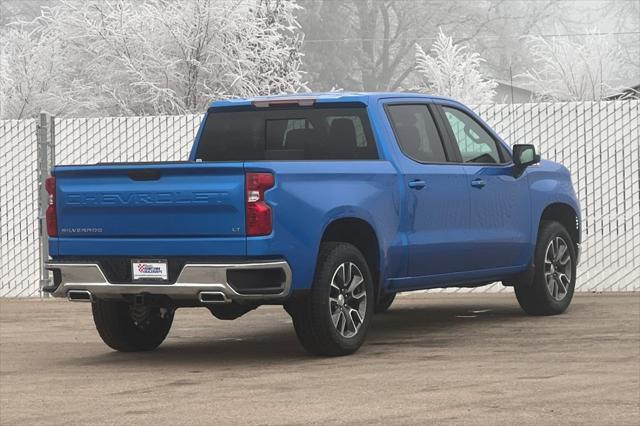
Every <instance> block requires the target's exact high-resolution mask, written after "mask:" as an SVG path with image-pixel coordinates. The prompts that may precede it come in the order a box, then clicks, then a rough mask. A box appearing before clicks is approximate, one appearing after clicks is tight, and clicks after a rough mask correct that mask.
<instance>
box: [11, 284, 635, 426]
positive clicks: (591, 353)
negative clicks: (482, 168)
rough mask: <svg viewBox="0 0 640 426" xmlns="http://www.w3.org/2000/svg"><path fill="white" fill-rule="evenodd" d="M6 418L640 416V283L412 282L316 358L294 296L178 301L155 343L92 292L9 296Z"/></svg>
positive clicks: (222, 420) (523, 419)
mask: <svg viewBox="0 0 640 426" xmlns="http://www.w3.org/2000/svg"><path fill="white" fill-rule="evenodd" d="M0 404H1V405H0V423H1V424H3V425H16V424H30V425H31V424H96V423H99V424H149V425H156V424H171V425H177V424H185V425H192V424H214V423H215V424H229V423H233V424H272V423H279V424H281V423H295V424H301V423H317V424H327V423H358V424H360V423H385V424H386V423H413V424H416V423H421V424H425V423H426V422H429V423H439V424H442V423H444V424H491V425H494V424H509V425H512V424H598V425H603V424H611V425H627V424H629V425H632V424H633V425H637V424H639V420H640V294H638V293H633V294H606V295H592V294H578V295H576V297H575V298H574V301H573V303H572V306H571V307H570V309H569V310H568V311H567V313H566V314H564V315H560V316H556V317H529V316H526V315H524V314H523V313H522V312H521V311H520V308H519V307H518V305H517V303H516V301H515V297H514V296H513V295H512V294H489V295H480V294H477V295H476V294H460V295H455V294H454V295H452V294H424V293H421V294H414V295H406V296H402V297H399V298H398V300H397V301H396V303H394V305H393V306H392V308H391V310H390V311H389V312H388V313H387V314H383V315H379V316H377V317H376V318H375V320H374V324H373V328H372V330H371V332H370V334H369V338H368V341H367V343H366V344H365V346H363V347H362V348H361V350H360V351H359V352H358V353H357V354H356V355H353V356H348V357H343V358H314V357H311V356H308V355H306V353H304V352H303V351H302V349H301V348H300V347H299V345H298V343H297V341H296V337H295V334H294V331H293V327H292V325H291V321H290V319H289V317H288V316H287V315H286V313H285V312H284V310H282V308H280V307H275V306H270V307H262V308H260V309H258V310H257V311H254V312H251V313H249V314H247V315H246V316H244V317H242V318H240V319H238V320H236V321H219V320H216V319H215V318H214V317H213V316H211V314H209V312H208V311H207V310H205V309H182V310H179V311H178V312H177V313H176V318H175V321H174V324H173V329H172V330H171V332H170V334H169V337H168V339H167V340H166V341H165V343H164V344H163V345H162V346H161V347H160V348H159V349H158V350H156V351H154V352H151V353H143V354H123V353H116V352H113V351H111V350H110V349H109V348H107V347H106V346H105V345H103V343H102V341H100V338H99V337H98V335H97V333H96V331H95V329H94V326H93V322H92V319H91V313H90V306H89V304H83V303H69V302H66V301H59V300H43V301H40V300H0Z"/></svg>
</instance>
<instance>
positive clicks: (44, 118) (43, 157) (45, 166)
mask: <svg viewBox="0 0 640 426" xmlns="http://www.w3.org/2000/svg"><path fill="white" fill-rule="evenodd" d="M54 131H55V129H54V117H52V116H51V115H50V114H48V113H46V112H41V113H40V115H39V116H38V119H37V130H36V134H37V142H38V147H37V153H38V165H37V168H38V242H39V254H40V256H39V269H40V282H39V291H40V297H44V296H45V295H47V294H46V293H44V292H43V291H42V289H43V287H46V286H49V285H50V281H51V279H50V274H49V271H47V270H46V269H44V263H45V262H46V261H47V260H48V259H49V239H48V235H47V223H46V212H47V207H48V206H49V194H48V193H47V190H46V189H45V186H44V182H45V179H46V178H47V176H49V171H50V170H51V168H52V167H53V164H54V160H55V143H54V134H55V133H54Z"/></svg>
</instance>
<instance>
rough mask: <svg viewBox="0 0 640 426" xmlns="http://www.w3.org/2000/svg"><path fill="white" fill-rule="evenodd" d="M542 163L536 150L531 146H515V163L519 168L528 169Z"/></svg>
mask: <svg viewBox="0 0 640 426" xmlns="http://www.w3.org/2000/svg"><path fill="white" fill-rule="evenodd" d="M539 162H540V155H538V154H536V148H535V147H534V146H533V145H529V144H518V145H514V146H513V163H514V164H515V165H516V166H517V167H518V168H522V169H524V168H526V167H528V166H530V165H532V164H537V163H539Z"/></svg>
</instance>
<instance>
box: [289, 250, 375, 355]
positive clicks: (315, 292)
mask: <svg viewBox="0 0 640 426" xmlns="http://www.w3.org/2000/svg"><path fill="white" fill-rule="evenodd" d="M350 264H353V265H355V266H356V267H357V270H356V269H354V271H355V272H353V274H352V275H350V276H351V277H355V276H357V275H358V273H360V276H361V277H362V278H363V280H364V281H363V282H362V283H361V284H359V285H358V286H357V287H356V288H357V289H358V292H359V293H358V297H359V298H362V294H364V295H365V296H366V298H365V300H366V303H365V306H363V307H361V310H362V312H363V313H364V315H361V314H360V313H357V314H355V313H352V312H353V311H347V309H353V310H357V309H355V307H358V308H360V306H361V305H360V303H362V302H359V300H360V299H356V298H354V297H351V296H349V295H345V296H343V298H342V303H343V304H342V305H339V304H338V302H337V301H336V300H338V299H336V298H335V297H334V299H335V300H334V301H333V302H330V301H329V298H330V295H331V294H334V295H335V292H338V293H337V294H338V296H337V297H338V298H339V297H340V294H341V293H340V292H339V291H338V290H336V289H337V288H338V287H333V288H332V285H331V283H332V280H333V279H334V274H339V273H340V272H339V269H340V267H341V265H350ZM343 267H344V266H343ZM348 267H349V268H351V266H348ZM348 274H350V273H347V276H349V275H348ZM347 281H350V282H352V283H353V282H355V281H351V280H347ZM347 287H349V283H346V284H345V285H344V286H340V288H344V290H345V291H346V289H347ZM354 291H355V290H354ZM373 294H374V292H373V281H372V278H371V273H370V272H369V267H368V265H367V262H366V261H365V259H364V256H362V253H360V251H359V250H358V249H357V248H356V247H354V246H353V245H351V244H346V243H334V242H328V243H322V245H321V246H320V252H319V254H318V262H317V266H316V272H315V277H314V281H313V284H312V286H311V290H310V292H309V294H308V295H307V296H306V297H305V298H303V299H302V300H299V301H297V302H295V303H294V304H292V305H291V306H287V311H288V312H289V313H290V314H291V317H292V319H293V325H294V328H295V330H296V334H297V336H298V340H299V341H300V343H301V344H302V346H303V347H304V348H305V349H306V350H307V351H308V352H309V353H311V354H314V355H325V356H341V355H348V354H352V353H354V352H355V351H357V350H358V348H360V346H361V345H362V343H363V342H364V340H365V337H366V334H367V331H368V329H369V325H370V322H371V317H372V316H373V308H374V303H373V300H374V297H373ZM356 303H357V305H356ZM332 310H333V312H336V313H335V314H334V316H333V317H334V318H335V317H336V316H337V318H338V321H337V324H336V325H334V320H333V319H332ZM339 310H342V313H340V312H338V311H339ZM346 312H349V314H347V313H346ZM347 315H349V316H350V317H351V322H350V323H349V321H348V320H347ZM353 315H356V316H355V317H354V316H353ZM358 317H362V321H361V322H360V321H359V320H358ZM354 319H355V320H354ZM343 322H344V323H347V324H352V325H356V322H358V324H359V326H356V327H353V328H352V330H353V335H351V336H345V335H344V333H346V334H348V333H350V330H349V329H350V326H349V325H344V323H343ZM340 328H341V329H342V331H339V329H340Z"/></svg>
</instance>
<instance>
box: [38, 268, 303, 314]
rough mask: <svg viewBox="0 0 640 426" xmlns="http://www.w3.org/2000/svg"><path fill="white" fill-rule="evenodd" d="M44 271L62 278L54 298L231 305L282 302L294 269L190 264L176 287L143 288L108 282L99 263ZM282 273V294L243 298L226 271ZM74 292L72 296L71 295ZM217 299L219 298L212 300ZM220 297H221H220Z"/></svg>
mask: <svg viewBox="0 0 640 426" xmlns="http://www.w3.org/2000/svg"><path fill="white" fill-rule="evenodd" d="M45 268H46V269H48V270H50V271H54V274H59V276H58V278H57V281H59V283H56V284H57V287H56V288H55V289H53V290H52V291H51V294H52V295H53V297H68V298H69V299H70V300H84V298H83V299H80V298H78V299H76V298H75V297H73V296H74V295H77V294H81V293H82V292H88V293H89V294H90V296H91V297H89V298H87V299H86V300H87V301H92V300H93V299H94V298H104V297H118V296H122V295H138V294H153V295H166V296H168V297H170V298H172V299H180V300H187V301H197V302H199V303H202V304H207V303H228V302H232V301H240V300H270V299H282V298H284V297H286V296H287V295H288V294H289V292H290V290H291V269H290V268H289V264H288V263H287V262H286V261H283V260H282V261H267V262H255V263H229V264H202V263H192V264H190V263H187V264H185V265H184V267H183V268H182V271H181V272H180V274H179V276H178V278H177V280H176V282H175V283H173V284H169V283H158V284H148V283H147V284H143V283H126V284H113V283H111V282H109V280H108V279H107V278H106V276H105V274H104V273H103V271H102V269H101V268H100V265H98V264H97V263H66V262H55V261H52V262H49V263H47V264H46V265H45ZM274 268H275V269H281V270H282V272H283V273H284V281H283V283H282V286H281V289H282V290H281V291H280V292H278V293H274V292H268V293H265V294H259V293H254V292H252V293H251V294H243V293H239V292H238V291H236V290H234V288H233V287H232V286H231V285H229V283H228V282H227V271H228V270H231V269H243V270H247V269H274ZM70 292H71V293H70ZM212 295H215V296H216V297H211V296H212ZM218 296H219V297H218Z"/></svg>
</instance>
